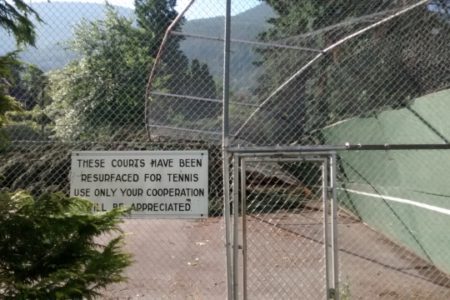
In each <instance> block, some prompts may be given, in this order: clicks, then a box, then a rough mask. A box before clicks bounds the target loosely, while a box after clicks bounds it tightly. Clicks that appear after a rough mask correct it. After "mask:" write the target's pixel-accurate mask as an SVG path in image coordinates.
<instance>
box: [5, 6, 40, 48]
mask: <svg viewBox="0 0 450 300" xmlns="http://www.w3.org/2000/svg"><path fill="white" fill-rule="evenodd" d="M30 17H34V18H36V19H37V20H38V21H41V19H40V17H39V15H38V14H37V13H36V12H35V11H34V10H33V9H32V8H31V7H30V6H29V5H28V4H26V2H25V1H23V0H12V1H7V0H0V27H2V28H4V29H6V31H7V32H8V33H12V34H13V35H14V38H15V39H16V42H17V44H31V45H34V41H35V38H36V33H35V31H34V25H33V23H32V21H31V20H30Z"/></svg>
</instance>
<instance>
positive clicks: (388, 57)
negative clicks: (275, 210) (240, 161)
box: [247, 0, 450, 144]
mask: <svg viewBox="0 0 450 300" xmlns="http://www.w3.org/2000/svg"><path fill="white" fill-rule="evenodd" d="M265 2H267V3H268V4H269V5H271V6H272V8H273V9H274V10H275V11H276V12H277V13H278V16H277V17H275V18H272V19H270V20H269V22H270V23H271V24H272V25H273V27H272V28H270V29H268V30H267V31H266V32H264V33H263V34H262V35H261V36H260V37H261V39H262V40H263V41H273V40H278V41H282V42H283V43H286V44H288V45H293V46H301V47H310V48H315V49H323V48H325V47H326V46H329V45H332V44H333V43H335V42H337V41H339V40H340V39H342V38H344V37H346V36H348V35H349V34H351V33H353V32H356V31H357V30H359V29H362V28H364V27H366V26H367V25H368V24H370V23H367V20H371V18H373V17H374V16H377V15H382V16H384V15H386V11H389V10H394V9H398V8H399V7H401V6H402V5H401V4H400V3H398V2H397V1H382V0H380V1H378V0H377V1H356V0H355V1H344V0H339V1H326V0H323V1H322V0H320V1H316V0H314V1H312V0H311V1H309V0H308V1H294V0H292V1H275V0H266V1H265ZM380 18H381V17H380ZM370 22H372V21H370ZM448 29H449V23H448V21H445V20H443V19H442V18H440V17H439V16H437V14H436V13H433V12H431V11H430V10H427V9H426V8H425V7H420V8H416V9H414V10H412V11H410V12H408V13H407V14H405V15H403V16H401V17H398V18H394V19H393V20H392V21H390V22H387V23H385V24H383V25H382V26H377V27H375V28H374V29H372V30H370V31H368V32H367V33H366V34H363V35H359V36H358V37H356V38H353V39H350V40H348V41H347V42H345V43H343V44H341V45H340V46H338V47H336V48H334V49H333V50H332V51H330V52H328V53H327V54H326V55H324V56H323V57H322V58H321V59H320V60H318V61H316V62H315V63H314V64H313V65H311V66H309V67H308V68H307V69H306V71H305V72H304V73H302V76H299V77H298V78H296V79H295V80H293V81H292V82H291V83H290V84H288V85H286V86H285V87H284V88H283V90H282V91H281V92H280V93H278V94H277V95H276V97H274V98H273V99H272V101H271V102H270V103H269V104H268V105H267V106H266V108H265V111H264V113H265V114H266V117H265V120H266V122H270V123H271V126H270V127H271V128H273V130H272V134H273V133H275V134H276V135H277V134H278V138H277V141H276V142H277V143H284V144H290V143H303V144H306V143H307V144H316V143H319V144H320V143H323V142H324V141H323V138H322V136H321V129H322V128H324V127H325V126H327V125H330V124H333V123H335V122H338V121H340V120H343V119H346V118H351V117H355V116H361V117H365V116H373V115H376V114H377V113H379V112H381V111H383V110H385V109H392V108H394V109H395V108H401V107H404V106H407V105H408V104H409V102H410V100H411V99H413V98H415V97H417V96H419V95H422V94H425V93H427V92H430V91H433V90H435V89H439V88H442V87H445V86H448V82H449V80H450V77H449V76H450V75H449V72H448V71H447V70H446V69H445V68H443V67H442V63H443V61H444V60H448V59H449V58H450V51H448V47H443V45H444V44H446V43H448V41H449V36H448V34H446V33H448V32H449V31H448ZM258 52H259V53H260V54H261V57H262V59H261V61H260V62H258V63H259V64H261V65H262V67H263V69H264V72H263V75H262V76H261V77H260V78H259V84H258V86H257V88H256V89H255V92H256V93H257V94H258V95H259V97H260V98H264V97H266V96H267V95H268V94H270V93H271V92H272V91H274V90H275V89H276V88H278V87H279V86H280V85H281V84H282V83H284V82H285V81H286V80H287V79H288V78H289V77H290V76H292V75H293V74H294V73H295V72H297V71H298V70H299V69H301V68H302V67H303V66H305V65H306V64H307V63H308V62H309V61H310V60H311V59H312V58H313V57H314V56H315V55H316V53H308V52H306V51H298V52H296V55H290V54H289V53H288V52H287V50H286V51H285V50H278V49H270V48H267V49H259V50H258ZM247 135H248V136H258V138H260V136H262V137H264V136H265V135H270V132H269V133H262V134H261V135H255V134H253V135H252V134H251V133H248V134H247ZM265 141H266V142H268V143H270V139H266V140H265Z"/></svg>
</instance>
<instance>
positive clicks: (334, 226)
mask: <svg viewBox="0 0 450 300" xmlns="http://www.w3.org/2000/svg"><path fill="white" fill-rule="evenodd" d="M336 171H337V160H336V153H333V154H331V161H330V183H331V247H332V253H331V255H332V264H333V266H332V268H333V288H334V299H335V300H339V260H338V254H339V247H338V219H337V213H338V210H337V206H338V203H337V196H336Z"/></svg>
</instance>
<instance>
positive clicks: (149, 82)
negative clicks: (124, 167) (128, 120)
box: [144, 0, 195, 140]
mask: <svg viewBox="0 0 450 300" xmlns="http://www.w3.org/2000/svg"><path fill="white" fill-rule="evenodd" d="M194 1H195V0H191V1H190V2H189V3H188V4H187V5H186V7H185V8H184V9H183V10H182V11H181V12H180V13H179V14H178V16H177V17H176V18H175V19H174V20H173V21H172V23H170V25H169V27H167V29H166V32H165V33H164V37H163V40H162V42H161V45H160V46H159V49H158V54H156V58H155V61H154V62H153V66H152V69H151V71H150V75H149V76H148V80H147V85H146V87H145V106H144V110H145V111H144V113H145V117H144V118H145V128H146V129H147V135H148V138H149V140H151V135H150V129H149V126H148V124H149V121H150V119H149V114H148V108H149V99H150V94H151V93H150V92H151V89H152V83H153V79H154V77H155V74H156V68H157V67H158V65H159V62H160V61H161V56H162V53H163V51H164V48H165V46H166V43H167V40H168V39H169V35H170V33H171V32H172V30H173V28H174V27H175V25H177V24H178V22H180V20H181V18H182V17H183V16H184V14H185V13H186V11H187V10H188V9H189V8H190V7H191V5H192V4H193V3H194Z"/></svg>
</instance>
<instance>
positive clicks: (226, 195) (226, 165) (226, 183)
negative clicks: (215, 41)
mask: <svg viewBox="0 0 450 300" xmlns="http://www.w3.org/2000/svg"><path fill="white" fill-rule="evenodd" d="M230 16H231V0H227V3H226V11H225V25H224V26H225V28H224V31H225V32H224V33H225V43H224V60H223V103H222V160H223V200H224V201H223V202H224V218H225V243H226V246H225V247H226V249H225V251H226V256H227V258H226V260H227V293H228V299H234V297H233V287H232V282H233V281H232V279H233V270H232V257H231V236H230V234H231V232H230V226H231V219H230V161H229V154H228V147H229V132H230V128H229V116H228V112H229V110H228V103H229V98H230V91H229V89H230V25H231V24H230V23H231V17H230Z"/></svg>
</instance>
